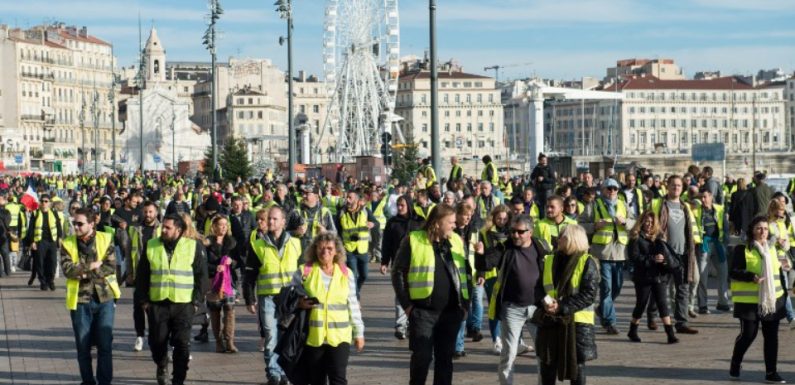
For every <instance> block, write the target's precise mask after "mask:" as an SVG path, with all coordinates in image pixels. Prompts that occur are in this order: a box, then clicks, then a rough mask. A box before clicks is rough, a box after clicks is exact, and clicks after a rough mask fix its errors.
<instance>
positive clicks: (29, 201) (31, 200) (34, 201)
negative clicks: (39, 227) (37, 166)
mask: <svg viewBox="0 0 795 385" xmlns="http://www.w3.org/2000/svg"><path fill="white" fill-rule="evenodd" d="M19 203H22V204H23V205H25V208H27V209H28V211H35V210H36V209H38V208H39V194H36V191H35V190H33V187H32V186H30V185H28V191H25V194H24V195H22V198H20V199H19Z"/></svg>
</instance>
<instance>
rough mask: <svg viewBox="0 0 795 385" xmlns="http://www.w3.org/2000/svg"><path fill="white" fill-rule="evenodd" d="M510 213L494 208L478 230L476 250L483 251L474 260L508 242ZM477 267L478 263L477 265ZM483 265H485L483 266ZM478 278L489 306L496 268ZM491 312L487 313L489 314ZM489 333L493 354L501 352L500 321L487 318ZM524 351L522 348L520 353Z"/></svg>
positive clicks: (502, 208)
mask: <svg viewBox="0 0 795 385" xmlns="http://www.w3.org/2000/svg"><path fill="white" fill-rule="evenodd" d="M510 211H511V209H510V208H508V206H506V205H499V206H496V207H494V209H492V210H491V213H490V214H489V217H488V219H487V220H486V223H485V224H484V225H483V228H482V229H481V230H480V233H479V234H480V236H479V237H480V239H479V242H478V245H477V249H479V250H483V252H482V253H478V252H476V253H475V259H476V260H477V259H480V258H483V254H485V253H486V252H488V251H489V250H490V249H493V248H496V247H501V246H502V244H503V243H505V241H506V240H508V231H509V230H510V229H509V228H508V221H509V220H510V218H511V216H510ZM477 264H478V265H479V263H477ZM484 265H485V264H484ZM477 275H478V278H481V277H482V278H483V279H485V283H484V285H483V289H485V291H486V300H487V301H488V302H489V304H491V295H492V292H493V290H494V284H495V283H497V268H496V267H495V268H493V269H491V270H487V271H480V270H478V274H477ZM491 313H493V312H491V311H489V314H491ZM489 332H490V334H491V342H492V343H493V344H494V354H498V355H499V354H500V353H501V352H502V339H500V321H499V320H498V319H496V317H489ZM523 350H525V349H524V347H522V348H521V349H520V351H523Z"/></svg>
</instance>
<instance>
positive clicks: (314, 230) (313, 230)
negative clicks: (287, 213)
mask: <svg viewBox="0 0 795 385" xmlns="http://www.w3.org/2000/svg"><path fill="white" fill-rule="evenodd" d="M299 212H300V213H301V217H302V218H304V223H305V224H310V223H311V224H312V226H311V227H310V228H307V229H306V230H307V232H306V233H305V234H304V236H305V237H306V236H308V237H309V239H314V238H315V235H317V234H318V233H319V232H320V222H321V221H322V220H323V218H325V217H326V216H327V215H330V212H329V210H328V209H327V208H325V207H322V206H321V207H320V208H318V210H317V211H315V215H314V216H313V217H312V220H311V221H310V220H309V216H308V215H307V211H306V210H304V209H303V208H301V209H300V210H299Z"/></svg>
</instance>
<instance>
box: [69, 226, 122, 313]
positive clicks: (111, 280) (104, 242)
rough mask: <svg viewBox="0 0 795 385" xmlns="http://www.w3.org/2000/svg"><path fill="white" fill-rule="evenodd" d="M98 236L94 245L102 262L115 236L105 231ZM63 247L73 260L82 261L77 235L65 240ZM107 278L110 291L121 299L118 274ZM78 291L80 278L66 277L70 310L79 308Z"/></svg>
mask: <svg viewBox="0 0 795 385" xmlns="http://www.w3.org/2000/svg"><path fill="white" fill-rule="evenodd" d="M95 234H96V236H95V238H94V247H95V248H96V251H97V261H99V262H101V261H103V260H105V254H107V252H108V248H109V247H110V245H111V243H113V237H111V236H110V235H108V234H105V233H101V232H99V233H95ZM63 248H64V250H66V252H67V253H69V256H70V257H72V262H74V263H80V254H79V253H78V251H77V237H75V236H71V237H68V238H66V239H64V241H63ZM105 279H106V280H107V283H108V286H109V287H110V291H111V292H112V293H113V298H116V299H119V298H120V297H121V289H119V283H118V282H117V281H116V274H111V275H109V276H107V277H105ZM78 291H80V280H79V279H71V278H67V279H66V308H67V309H69V310H75V309H77V295H78Z"/></svg>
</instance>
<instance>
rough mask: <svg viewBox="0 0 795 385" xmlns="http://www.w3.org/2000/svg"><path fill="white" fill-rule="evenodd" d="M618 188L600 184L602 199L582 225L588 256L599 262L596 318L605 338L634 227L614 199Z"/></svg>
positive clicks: (610, 327)
mask: <svg viewBox="0 0 795 385" xmlns="http://www.w3.org/2000/svg"><path fill="white" fill-rule="evenodd" d="M619 189H620V186H619V184H618V182H617V181H616V180H615V179H612V178H608V179H606V180H605V181H604V183H602V196H601V197H599V198H597V199H596V201H594V206H593V215H592V216H591V217H590V218H587V219H585V218H584V222H586V223H588V224H591V225H592V226H593V234H592V238H591V255H593V256H594V257H596V258H599V265H600V269H599V271H600V273H601V278H602V279H601V281H600V284H599V285H600V290H599V315H600V318H601V320H602V327H604V329H605V331H606V332H607V334H610V335H616V334H618V330H617V329H616V326H615V325H616V311H615V307H614V305H613V302H614V301H615V300H616V298H618V295H619V294H620V293H621V288H622V286H623V282H624V277H623V269H624V261H625V260H626V248H627V243H628V242H629V236H628V234H627V228H631V227H632V226H633V225H634V220H632V219H630V218H629V215H628V211H627V205H626V203H625V202H624V201H623V200H620V199H618V190H619Z"/></svg>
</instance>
